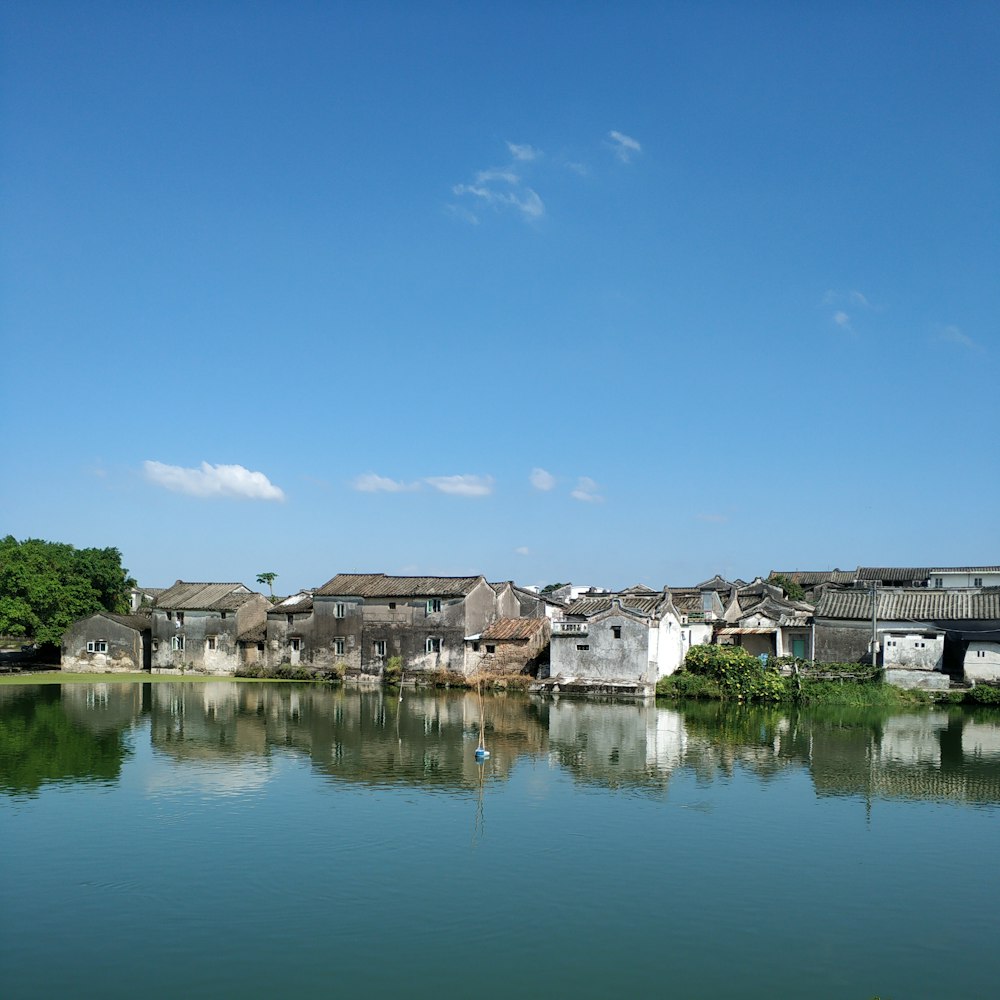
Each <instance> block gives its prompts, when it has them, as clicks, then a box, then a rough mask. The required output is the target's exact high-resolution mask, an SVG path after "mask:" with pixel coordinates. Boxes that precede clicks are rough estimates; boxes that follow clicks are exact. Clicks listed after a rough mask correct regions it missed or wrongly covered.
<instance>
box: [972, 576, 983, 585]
mask: <svg viewBox="0 0 1000 1000" xmlns="http://www.w3.org/2000/svg"><path fill="white" fill-rule="evenodd" d="M982 585H983V578H982V577H981V576H974V577H973V578H972V586H973V587H981V586H982Z"/></svg>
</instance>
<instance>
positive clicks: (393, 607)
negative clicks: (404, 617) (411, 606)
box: [389, 601, 396, 611]
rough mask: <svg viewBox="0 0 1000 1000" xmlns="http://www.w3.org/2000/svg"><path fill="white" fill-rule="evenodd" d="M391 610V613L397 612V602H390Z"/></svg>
mask: <svg viewBox="0 0 1000 1000" xmlns="http://www.w3.org/2000/svg"><path fill="white" fill-rule="evenodd" d="M389 610H390V611H395V610H396V602H395V601H390V602H389Z"/></svg>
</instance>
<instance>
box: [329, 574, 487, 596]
mask: <svg viewBox="0 0 1000 1000" xmlns="http://www.w3.org/2000/svg"><path fill="white" fill-rule="evenodd" d="M482 579H483V578H482V577H481V576H386V575H385V573H338V574H337V576H335V577H334V578H333V579H332V580H328V581H327V582H326V583H324V584H323V586H322V587H320V588H319V590H317V591H316V593H317V595H319V596H320V597H464V596H465V595H466V594H468V593H470V592H471V591H472V590H473V589H474V588H475V587H476V585H477V584H478V583H479V582H480V580H482Z"/></svg>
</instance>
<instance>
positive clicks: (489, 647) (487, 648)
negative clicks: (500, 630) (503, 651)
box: [486, 646, 497, 653]
mask: <svg viewBox="0 0 1000 1000" xmlns="http://www.w3.org/2000/svg"><path fill="white" fill-rule="evenodd" d="M496 651H497V648H496V646H487V647H486V652H487V653H495V652H496Z"/></svg>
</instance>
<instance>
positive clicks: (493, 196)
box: [448, 142, 545, 223]
mask: <svg viewBox="0 0 1000 1000" xmlns="http://www.w3.org/2000/svg"><path fill="white" fill-rule="evenodd" d="M506 146H507V151H508V153H510V155H511V157H512V158H513V159H512V162H511V163H509V164H507V165H506V166H502V167H489V168H488V169H486V170H477V171H476V172H475V173H474V174H473V179H472V183H470V184H453V185H452V188H451V193H452V194H453V195H454V196H455V197H456V198H459V199H461V201H460V202H459V203H457V204H452V205H449V206H448V207H449V210H450V211H451V213H452V214H453V215H454V216H456V218H462V219H465V221H466V222H471V223H478V222H479V221H480V219H479V215H478V214H477V211H476V210H477V209H482V208H489V209H491V210H492V211H494V212H504V211H513V212H516V213H517V214H519V215H520V216H521V218H522V219H524V220H525V221H528V222H533V221H536V220H537V219H540V218H541V217H542V216H543V215H544V214H545V203H544V202H543V201H542V199H541V197H540V195H539V194H538V192H537V191H536V190H535V189H534V188H532V187H531V186H530V185H529V184H528V183H527V182H526V181H525V179H524V176H523V173H522V171H523V170H524V169H525V168H530V165H531V163H532V161H534V160H536V159H537V158H538V157H539V156H540V155H541V152H540V151H539V150H537V149H535V147H534V146H529V145H527V144H523V145H520V144H518V143H513V142H508V143H507V144H506ZM470 206H472V207H470Z"/></svg>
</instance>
